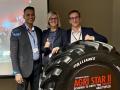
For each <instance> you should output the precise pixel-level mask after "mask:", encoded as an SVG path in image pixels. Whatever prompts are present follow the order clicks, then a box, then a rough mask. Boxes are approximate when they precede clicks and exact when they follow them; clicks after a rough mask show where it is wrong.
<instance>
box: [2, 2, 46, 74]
mask: <svg viewBox="0 0 120 90" xmlns="http://www.w3.org/2000/svg"><path fill="white" fill-rule="evenodd" d="M29 5H30V6H34V7H35V11H36V20H35V25H37V26H38V27H40V28H41V29H44V28H46V26H47V22H46V21H47V0H0V76H11V75H13V69H12V64H11V59H10V34H11V30H12V29H13V28H15V27H17V26H19V25H21V24H23V23H24V19H23V9H24V8H25V7H26V6H29Z"/></svg>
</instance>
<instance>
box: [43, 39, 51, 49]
mask: <svg viewBox="0 0 120 90" xmlns="http://www.w3.org/2000/svg"><path fill="white" fill-rule="evenodd" d="M49 47H50V42H49V39H48V38H47V41H46V42H45V46H44V48H49Z"/></svg>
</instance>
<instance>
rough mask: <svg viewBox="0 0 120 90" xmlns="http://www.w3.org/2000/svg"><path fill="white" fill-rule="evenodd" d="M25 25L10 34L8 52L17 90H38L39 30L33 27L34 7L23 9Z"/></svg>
mask: <svg viewBox="0 0 120 90" xmlns="http://www.w3.org/2000/svg"><path fill="white" fill-rule="evenodd" d="M23 17H24V19H25V23H24V24H23V25H21V26H19V27H17V28H15V29H13V30H12V32H11V38H10V52H11V60H12V65H13V70H14V74H15V80H16V82H17V90H27V88H28V84H29V83H30V86H31V90H38V88H39V78H40V73H41V72H42V64H41V63H42V59H41V42H42V32H41V29H39V28H38V27H36V26H34V25H33V22H34V20H35V10H34V7H30V6H28V7H26V8H25V9H24V15H23Z"/></svg>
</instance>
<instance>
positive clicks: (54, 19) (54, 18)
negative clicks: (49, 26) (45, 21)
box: [49, 17, 57, 21]
mask: <svg viewBox="0 0 120 90" xmlns="http://www.w3.org/2000/svg"><path fill="white" fill-rule="evenodd" d="M49 20H50V21H52V20H57V17H56V18H49Z"/></svg>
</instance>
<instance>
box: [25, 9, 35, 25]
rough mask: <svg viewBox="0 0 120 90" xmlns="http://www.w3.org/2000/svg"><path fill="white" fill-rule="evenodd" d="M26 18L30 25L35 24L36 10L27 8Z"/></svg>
mask: <svg viewBox="0 0 120 90" xmlns="http://www.w3.org/2000/svg"><path fill="white" fill-rule="evenodd" d="M23 17H24V19H25V23H26V24H28V25H33V22H34V21H35V12H34V10H32V9H27V10H26V11H25V12H24V16H23Z"/></svg>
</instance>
